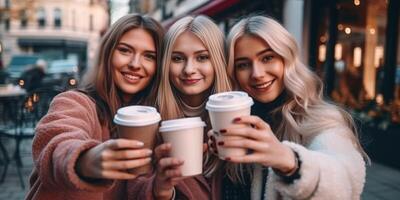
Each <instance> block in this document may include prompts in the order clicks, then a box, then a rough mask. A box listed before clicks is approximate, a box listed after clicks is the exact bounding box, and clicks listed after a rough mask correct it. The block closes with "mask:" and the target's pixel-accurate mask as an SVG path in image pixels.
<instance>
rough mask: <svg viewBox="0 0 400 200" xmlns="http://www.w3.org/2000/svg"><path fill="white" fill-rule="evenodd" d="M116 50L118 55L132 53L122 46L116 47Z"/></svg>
mask: <svg viewBox="0 0 400 200" xmlns="http://www.w3.org/2000/svg"><path fill="white" fill-rule="evenodd" d="M117 50H118V51H119V52H120V53H122V54H125V55H127V54H130V53H132V51H131V49H129V48H127V47H124V46H118V47H117Z"/></svg>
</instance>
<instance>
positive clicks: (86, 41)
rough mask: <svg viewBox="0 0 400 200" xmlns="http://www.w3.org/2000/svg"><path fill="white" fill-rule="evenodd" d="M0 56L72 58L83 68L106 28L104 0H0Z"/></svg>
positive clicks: (90, 59) (47, 58)
mask: <svg viewBox="0 0 400 200" xmlns="http://www.w3.org/2000/svg"><path fill="white" fill-rule="evenodd" d="M0 11H1V14H0V30H1V33H0V43H1V44H2V47H3V48H2V49H3V51H2V54H1V58H2V60H3V63H4V64H5V65H7V63H8V62H9V61H10V59H11V57H12V56H13V55H19V54H37V55H40V56H42V57H43V58H45V59H46V60H56V59H71V58H72V59H76V60H78V61H79V65H80V67H81V68H82V69H81V70H83V69H85V68H86V66H88V65H89V66H90V65H91V64H92V63H91V62H92V60H93V58H94V57H95V53H96V49H97V45H98V44H99V40H100V37H101V34H102V33H103V32H104V31H105V30H106V28H107V27H108V5H107V1H106V0H69V1H63V0H0Z"/></svg>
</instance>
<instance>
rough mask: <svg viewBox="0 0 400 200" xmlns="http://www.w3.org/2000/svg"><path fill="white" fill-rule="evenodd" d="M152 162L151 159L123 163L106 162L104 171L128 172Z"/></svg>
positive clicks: (103, 164) (103, 165)
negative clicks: (127, 170)
mask: <svg viewBox="0 0 400 200" xmlns="http://www.w3.org/2000/svg"><path fill="white" fill-rule="evenodd" d="M150 162H151V158H139V159H135V160H123V161H106V162H103V163H102V167H103V169H106V170H126V169H132V168H136V167H141V166H143V165H146V164H148V163H150Z"/></svg>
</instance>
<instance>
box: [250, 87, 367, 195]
mask: <svg viewBox="0 0 400 200" xmlns="http://www.w3.org/2000/svg"><path fill="white" fill-rule="evenodd" d="M285 96H286V95H285V94H284V93H283V94H281V95H280V96H279V97H278V98H277V99H276V100H275V101H273V102H271V103H269V104H263V103H261V102H256V103H255V105H254V106H253V107H252V114H255V115H257V116H259V117H261V118H262V119H263V120H265V121H266V122H268V123H272V128H274V125H276V124H274V122H275V123H277V122H279V121H280V120H277V119H279V116H278V118H271V115H270V113H271V111H273V110H276V108H278V107H279V106H280V105H282V104H283V103H284V101H285V98H286V97H285ZM336 116H340V114H339V113H337V115H336ZM274 117H276V115H274ZM352 134H353V132H352V131H351V130H350V129H349V128H348V127H346V126H345V125H343V126H336V127H333V128H329V129H326V130H323V131H321V132H320V133H318V134H314V135H306V134H303V135H302V143H301V144H296V143H293V142H289V141H283V142H282V143H283V144H284V145H286V146H288V147H289V148H291V149H292V150H294V151H296V152H297V153H298V155H299V159H300V160H301V167H300V171H299V174H300V178H299V179H295V180H294V181H293V183H287V182H285V181H284V180H283V179H282V178H281V177H280V176H279V175H278V174H276V173H275V172H274V170H272V169H271V168H268V173H263V170H264V169H265V167H262V166H260V165H255V166H254V170H253V180H252V182H251V187H250V193H251V197H248V198H251V199H252V200H261V199H263V200H291V199H315V200H319V199H324V200H325V199H349V200H350V199H351V200H359V199H360V197H361V193H362V190H363V187H364V183H365V176H366V172H365V170H366V169H365V164H364V160H363V158H362V156H361V154H360V153H359V152H358V151H357V149H356V147H355V145H354V144H353V142H352V140H351V139H350V138H349V135H352ZM266 174H268V176H267V178H266V181H265V175H266ZM260 194H261V195H260Z"/></svg>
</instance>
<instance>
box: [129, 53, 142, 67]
mask: <svg viewBox="0 0 400 200" xmlns="http://www.w3.org/2000/svg"><path fill="white" fill-rule="evenodd" d="M141 66H142V62H141V59H140V54H138V53H137V54H134V55H133V56H132V58H131V61H130V62H129V67H131V68H133V69H139V68H140V67H141Z"/></svg>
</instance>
